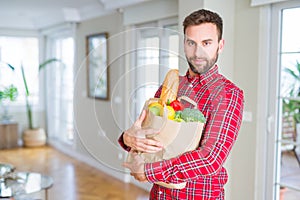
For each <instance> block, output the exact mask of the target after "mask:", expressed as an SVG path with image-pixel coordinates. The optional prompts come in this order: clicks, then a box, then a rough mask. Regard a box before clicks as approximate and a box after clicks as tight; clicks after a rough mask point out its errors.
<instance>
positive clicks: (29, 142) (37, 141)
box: [23, 128, 46, 147]
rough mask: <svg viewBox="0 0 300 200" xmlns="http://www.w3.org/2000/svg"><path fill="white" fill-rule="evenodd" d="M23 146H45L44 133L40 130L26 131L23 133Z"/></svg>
mask: <svg viewBox="0 0 300 200" xmlns="http://www.w3.org/2000/svg"><path fill="white" fill-rule="evenodd" d="M23 144H24V146H25V147H38V146H44V145H45V144H46V133H45V130H44V129H42V128H36V129H27V130H25V131H24V132H23Z"/></svg>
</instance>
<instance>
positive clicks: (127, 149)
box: [118, 132, 131, 151]
mask: <svg viewBox="0 0 300 200" xmlns="http://www.w3.org/2000/svg"><path fill="white" fill-rule="evenodd" d="M123 135H124V132H123V133H122V135H121V136H120V137H119V139H118V142H119V144H120V146H121V147H122V148H123V149H124V150H125V151H130V150H131V147H129V146H127V145H126V144H125V143H124V139H123Z"/></svg>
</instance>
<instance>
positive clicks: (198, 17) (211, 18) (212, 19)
mask: <svg viewBox="0 0 300 200" xmlns="http://www.w3.org/2000/svg"><path fill="white" fill-rule="evenodd" d="M204 23H212V24H215V25H216V26H217V31H218V40H219V41H220V40H221V39H222V33H223V20H222V18H221V17H220V16H219V15H218V14H217V13H214V12H211V11H209V10H205V9H201V10H197V11H195V12H193V13H191V14H190V15H189V16H187V17H186V18H185V19H184V21H183V33H184V34H185V30H186V28H187V27H188V26H194V25H199V24H204Z"/></svg>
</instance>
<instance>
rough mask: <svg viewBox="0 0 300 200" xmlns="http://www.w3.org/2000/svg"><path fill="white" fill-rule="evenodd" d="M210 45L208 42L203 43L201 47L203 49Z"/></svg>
mask: <svg viewBox="0 0 300 200" xmlns="http://www.w3.org/2000/svg"><path fill="white" fill-rule="evenodd" d="M210 44H211V43H210V42H203V46H204V47H205V46H208V45H210Z"/></svg>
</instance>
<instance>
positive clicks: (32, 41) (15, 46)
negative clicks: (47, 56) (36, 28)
mask: <svg viewBox="0 0 300 200" xmlns="http://www.w3.org/2000/svg"><path fill="white" fill-rule="evenodd" d="M0 61H1V63H2V65H1V66H0V87H6V86H8V85H11V84H13V85H15V86H16V87H17V88H18V91H19V96H18V98H17V100H16V102H15V104H14V105H22V106H23V105H25V88H24V83H23V79H22V74H21V65H23V67H24V71H25V76H26V77H27V81H28V82H27V84H28V88H29V91H30V94H31V97H30V98H31V103H33V105H37V104H38V103H39V84H37V83H38V82H39V81H38V77H39V76H38V73H39V72H38V65H39V45H38V38H36V37H9V36H0ZM3 62H5V63H9V64H11V65H12V66H14V67H15V70H14V72H13V71H12V70H10V69H9V68H7V67H4V65H3ZM28 77H31V78H28Z"/></svg>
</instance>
